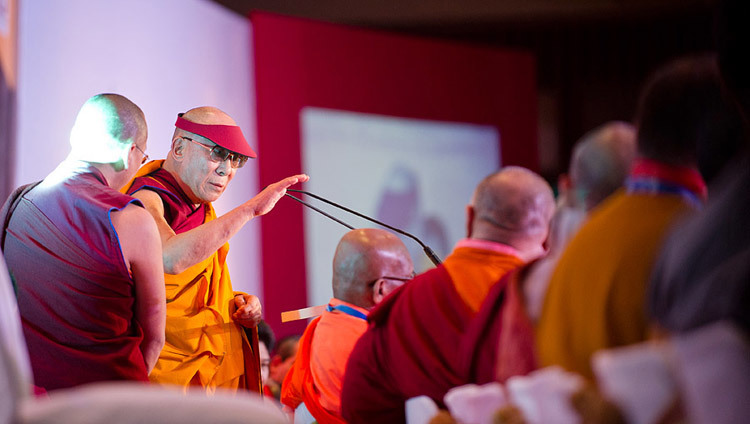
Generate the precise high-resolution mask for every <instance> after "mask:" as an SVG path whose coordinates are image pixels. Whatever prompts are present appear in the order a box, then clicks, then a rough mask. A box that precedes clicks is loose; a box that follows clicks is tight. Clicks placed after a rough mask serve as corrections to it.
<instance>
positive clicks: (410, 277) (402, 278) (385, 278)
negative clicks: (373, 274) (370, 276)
mask: <svg viewBox="0 0 750 424" xmlns="http://www.w3.org/2000/svg"><path fill="white" fill-rule="evenodd" d="M416 276H417V273H416V272H414V271H412V272H411V274H409V275H408V276H407V277H393V276H390V275H384V276H382V277H380V278H376V279H374V280H372V283H370V285H373V284H375V282H376V281H378V280H396V281H403V282H407V281H411V280H413V279H414V277H416Z"/></svg>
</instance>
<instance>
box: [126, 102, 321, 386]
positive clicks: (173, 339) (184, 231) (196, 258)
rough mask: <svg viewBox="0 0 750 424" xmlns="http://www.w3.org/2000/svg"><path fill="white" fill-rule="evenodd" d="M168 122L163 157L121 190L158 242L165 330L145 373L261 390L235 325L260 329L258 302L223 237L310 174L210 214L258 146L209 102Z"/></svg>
mask: <svg viewBox="0 0 750 424" xmlns="http://www.w3.org/2000/svg"><path fill="white" fill-rule="evenodd" d="M175 127H176V128H175V131H174V134H173V136H172V148H171V150H170V151H169V154H168V155H167V158H166V160H160V161H153V162H149V163H147V164H146V165H145V166H143V167H142V168H141V169H140V170H139V171H138V174H137V175H136V178H135V180H134V181H133V182H132V184H131V185H129V186H128V187H127V188H126V189H127V192H128V193H130V194H132V195H133V196H134V197H136V198H138V199H140V200H141V201H142V202H143V204H144V205H145V207H146V209H147V210H148V211H149V212H150V213H151V216H152V218H153V220H154V221H155V222H156V227H157V228H158V229H159V234H160V236H161V242H162V247H163V255H162V259H163V262H164V272H165V273H166V275H165V276H164V278H165V282H166V287H167V333H166V343H165V346H164V350H163V351H162V352H161V355H160V357H159V361H158V363H157V364H156V367H155V368H154V371H153V372H152V373H151V376H150V378H151V381H154V382H158V383H166V384H176V385H179V386H182V387H183V388H184V389H185V390H187V388H188V387H190V386H197V387H200V388H205V389H206V390H207V391H208V392H212V391H213V390H214V389H215V388H217V387H223V388H228V389H234V390H236V389H238V388H247V389H250V390H253V391H255V392H260V390H261V377H260V369H259V368H260V365H259V364H260V361H259V359H258V345H257V344H255V345H254V346H251V343H249V341H248V339H247V337H245V333H244V331H243V330H242V327H249V328H251V334H253V332H256V333H255V334H257V329H256V326H257V325H258V323H259V322H260V319H261V305H260V301H259V300H258V298H257V297H255V296H252V295H248V294H245V293H235V292H234V291H232V283H231V281H230V278H229V271H228V269H227V264H226V257H227V253H228V251H229V244H228V243H227V241H228V240H229V239H230V238H231V237H232V236H233V235H234V234H235V233H236V232H237V231H239V229H240V228H242V226H243V225H245V224H246V223H247V222H248V221H250V220H251V219H253V218H255V217H258V216H261V215H264V214H266V213H268V212H270V211H271V209H273V207H274V206H275V205H276V202H277V201H278V200H279V199H280V198H281V197H282V196H283V195H284V193H285V192H286V188H287V187H289V186H291V185H292V184H296V183H298V182H304V181H307V179H308V177H307V176H306V175H296V176H293V177H289V178H286V179H284V180H282V181H279V182H277V183H274V184H271V185H269V186H268V187H267V188H266V189H265V190H263V191H262V192H261V193H260V194H258V195H256V196H255V197H253V198H252V199H250V200H248V201H247V202H245V203H243V204H242V205H240V206H238V207H236V208H234V209H232V210H231V211H229V212H228V213H226V214H224V215H222V216H220V217H217V216H216V213H215V212H214V209H213V206H212V205H211V202H214V201H215V200H217V199H218V198H219V197H220V196H221V195H222V193H224V190H225V189H226V188H227V185H228V184H229V182H230V181H231V180H232V178H233V177H234V174H235V172H236V171H237V169H238V168H241V167H242V166H243V165H244V164H245V162H247V160H248V158H250V157H255V152H254V151H253V149H252V148H251V147H250V145H249V144H248V143H247V141H246V140H245V137H244V136H243V135H242V131H241V130H240V128H239V127H238V126H237V124H236V123H235V122H234V120H233V119H232V118H231V117H229V115H227V114H226V113H224V112H222V111H221V110H219V109H216V108H214V107H198V108H195V109H191V110H189V111H188V112H186V113H184V114H179V115H178V117H177V121H176V122H175ZM251 338H253V339H254V338H255V337H251Z"/></svg>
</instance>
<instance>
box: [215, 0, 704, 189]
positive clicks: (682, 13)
mask: <svg viewBox="0 0 750 424" xmlns="http://www.w3.org/2000/svg"><path fill="white" fill-rule="evenodd" d="M214 1H216V2H217V3H219V4H221V5H223V6H225V7H227V8H229V9H230V10H232V11H234V12H236V13H238V14H240V15H243V16H247V14H248V13H249V12H250V11H252V10H264V11H269V12H275V13H281V14H285V15H289V16H296V17H304V18H310V19H315V20H319V21H324V22H332V23H340V24H346V25H356V26H360V27H366V28H371V29H380V30H387V31H392V32H396V33H401V34H410V35H416V36H420V37H429V38H437V39H443V40H454V41H460V42H465V43H470V44H477V45H483V46H494V47H502V48H521V49H525V50H528V51H531V52H532V53H533V54H534V55H535V56H536V60H537V81H538V89H539V143H540V169H541V172H542V174H543V175H544V176H545V177H546V178H547V179H548V180H550V182H554V181H555V180H556V178H557V174H558V173H560V172H563V171H564V170H565V169H566V168H567V163H568V160H569V156H570V151H571V148H572V146H573V144H574V143H575V141H576V140H577V139H578V138H579V137H580V136H582V135H583V134H584V133H585V132H587V131H588V130H590V129H592V128H594V127H596V126H597V125H600V124H602V123H604V122H606V121H608V120H613V119H618V120H626V121H630V120H631V119H632V117H633V114H634V109H635V105H636V102H637V96H638V91H639V89H640V86H641V84H642V83H643V81H644V79H645V77H646V76H647V75H648V73H649V72H650V71H652V70H653V69H654V68H655V67H656V66H658V65H659V64H661V63H663V62H665V61H667V60H669V59H671V58H674V57H677V56H680V55H683V54H686V53H698V52H705V51H708V50H711V49H712V48H713V44H714V43H713V35H712V34H713V9H714V5H715V3H716V2H715V1H707V0H703V1H697V0H653V1H644V0H629V1H628V0H619V1H618V0H546V1H543V0H506V1H499V0H495V1H487V0H485V1H480V0H463V1H459V0H454V1H448V0H372V1H358V0H214Z"/></svg>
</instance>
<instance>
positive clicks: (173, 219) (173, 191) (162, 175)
mask: <svg viewBox="0 0 750 424" xmlns="http://www.w3.org/2000/svg"><path fill="white" fill-rule="evenodd" d="M143 189H146V190H151V191H153V192H154V193H156V194H158V195H159V197H161V200H162V203H163V204H164V219H165V220H166V221H167V223H168V224H169V226H170V227H172V230H173V231H174V232H175V234H182V233H184V232H186V231H190V230H192V229H193V228H196V227H199V226H200V225H202V224H203V222H204V221H205V220H206V205H205V204H201V205H199V206H197V207H196V206H193V202H192V201H191V200H190V198H188V196H187V194H185V192H184V191H183V190H182V189H181V188H180V185H179V184H178V183H177V180H175V178H174V177H173V176H172V174H170V173H169V172H168V171H165V170H164V168H158V169H157V170H156V171H154V172H152V173H150V174H148V175H146V176H144V177H138V178H136V179H135V180H133V183H132V185H131V186H130V187H129V188H128V194H130V195H132V194H133V193H135V192H137V191H139V190H143Z"/></svg>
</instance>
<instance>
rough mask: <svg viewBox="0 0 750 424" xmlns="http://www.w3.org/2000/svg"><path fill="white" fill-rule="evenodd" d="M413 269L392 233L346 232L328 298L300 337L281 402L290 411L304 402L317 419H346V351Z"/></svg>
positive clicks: (404, 250)
mask: <svg viewBox="0 0 750 424" xmlns="http://www.w3.org/2000/svg"><path fill="white" fill-rule="evenodd" d="M413 273H414V266H413V264H412V260H411V257H410V256H409V252H408V250H407V249H406V246H404V244H403V242H401V240H400V239H399V238H398V237H396V236H394V235H393V234H391V233H389V232H387V231H384V230H378V229H358V230H352V231H350V232H348V233H346V234H345V235H344V236H343V237H342V238H341V241H339V244H338V246H337V247H336V253H335V254H334V257H333V279H332V280H333V281H332V282H333V298H332V299H331V300H330V302H329V303H328V307H327V309H326V311H325V312H323V315H322V316H320V317H319V318H316V319H314V320H313V321H312V322H311V323H310V325H308V327H307V329H306V330H305V333H304V334H303V335H302V339H300V349H299V352H298V353H297V359H296V361H295V362H294V365H293V366H292V368H291V369H290V370H289V373H288V374H287V376H286V379H284V384H283V386H282V394H281V402H282V403H283V404H285V405H287V406H289V407H291V408H292V409H296V408H297V407H298V406H299V405H300V404H301V403H304V406H305V408H306V409H307V410H308V411H309V413H310V414H312V416H313V417H314V418H315V419H316V420H317V421H318V422H320V423H343V422H345V421H344V420H343V418H342V417H341V386H342V384H343V380H344V375H345V368H346V363H347V360H348V359H349V354H350V353H351V351H352V349H353V348H354V344H355V343H356V342H357V340H359V338H360V336H362V334H363V333H364V332H365V331H366V330H367V321H366V320H367V314H368V313H369V311H370V309H372V308H373V307H374V306H375V305H377V304H378V303H380V302H381V301H382V300H383V299H384V298H385V297H386V296H387V295H388V294H389V293H390V292H392V291H393V290H395V289H396V288H398V287H400V286H401V285H402V284H404V283H405V282H406V281H408V280H410V279H411V278H412V277H413Z"/></svg>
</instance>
